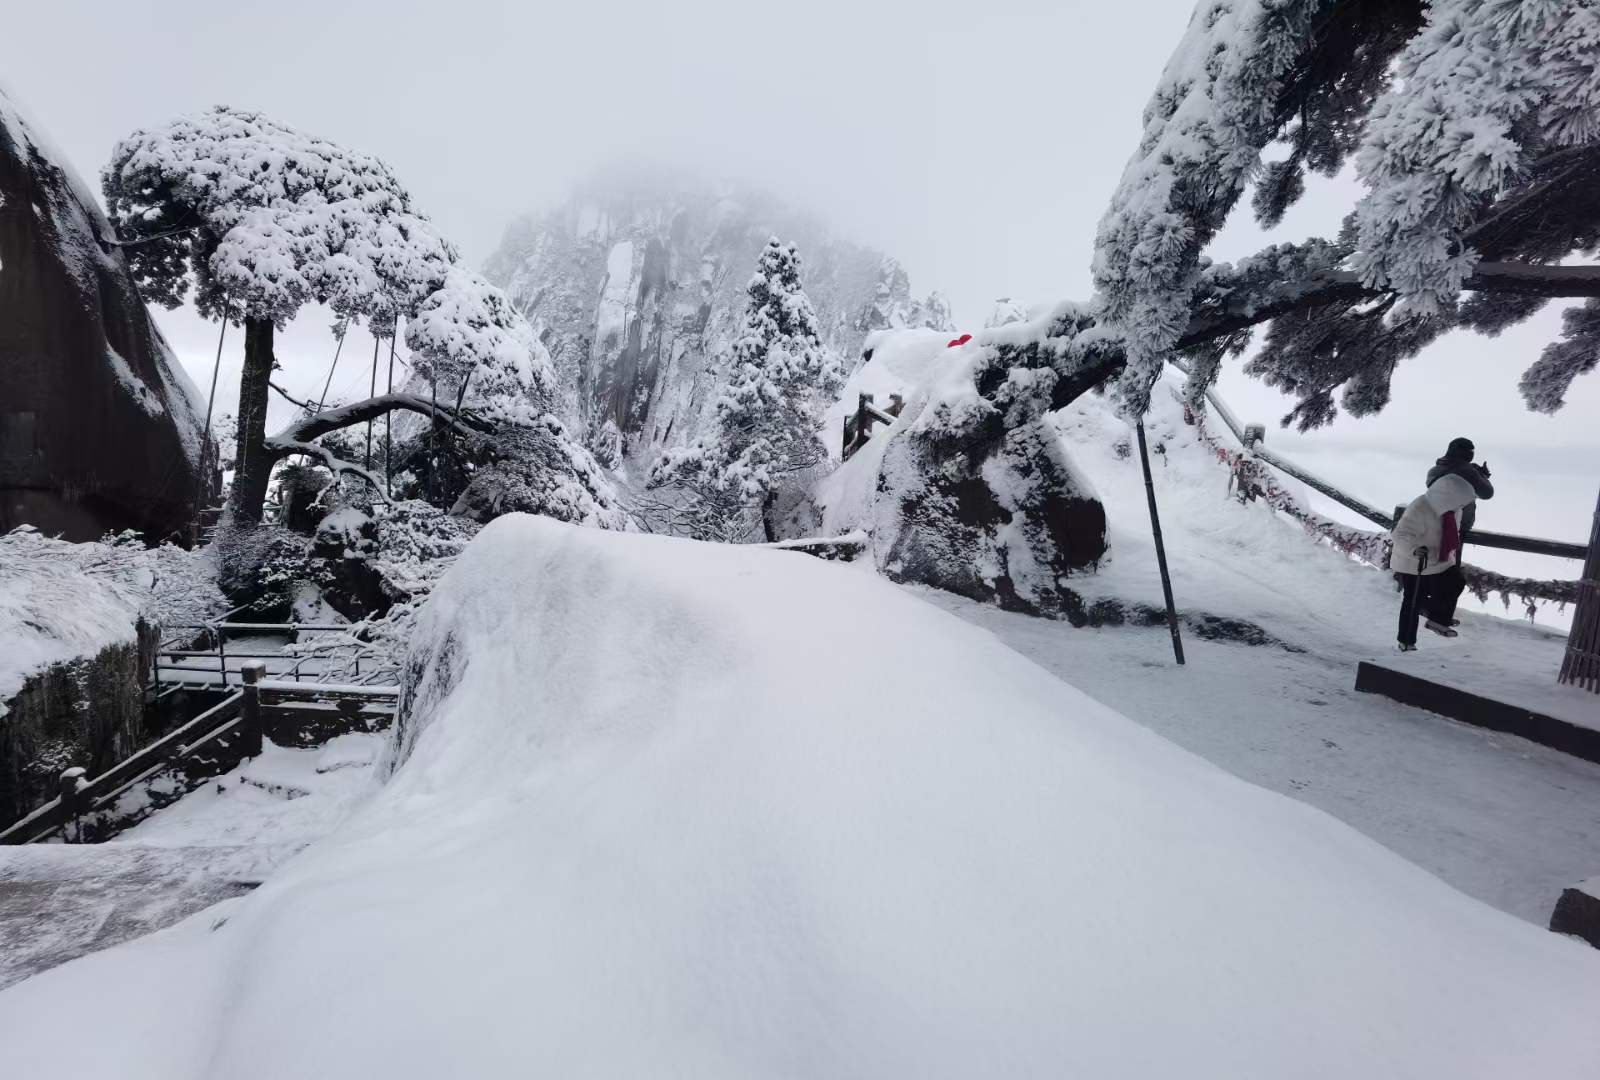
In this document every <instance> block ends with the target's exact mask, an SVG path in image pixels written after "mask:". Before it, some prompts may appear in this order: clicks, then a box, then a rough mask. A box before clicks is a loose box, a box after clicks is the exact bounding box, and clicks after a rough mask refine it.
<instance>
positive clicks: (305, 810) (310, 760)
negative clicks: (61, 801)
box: [0, 734, 384, 1078]
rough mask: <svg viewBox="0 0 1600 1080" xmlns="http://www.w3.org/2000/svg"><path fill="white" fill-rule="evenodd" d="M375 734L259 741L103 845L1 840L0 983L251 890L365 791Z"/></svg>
mask: <svg viewBox="0 0 1600 1080" xmlns="http://www.w3.org/2000/svg"><path fill="white" fill-rule="evenodd" d="M383 742H384V736H380V735H365V734H352V735H341V736H338V737H337V738H334V739H331V740H329V742H328V743H327V744H325V745H324V746H321V747H318V748H315V749H310V750H300V749H293V748H286V747H280V746H275V745H273V744H272V743H271V742H270V741H268V742H266V743H265V744H264V745H263V747H262V754H261V756H260V757H258V758H256V759H255V760H253V761H249V762H246V763H245V764H244V765H242V766H240V767H239V768H237V769H235V770H233V771H232V772H230V773H228V774H226V775H224V776H221V777H218V778H217V779H216V780H213V781H212V782H210V783H209V784H207V785H206V786H205V787H203V788H200V789H198V790H197V791H194V792H191V793H190V794H189V795H186V796H185V797H184V798H182V799H180V800H178V801H177V802H176V803H173V804H172V805H171V806H168V807H166V808H165V809H162V810H157V811H156V812H155V813H153V814H152V815H151V816H150V817H148V818H146V819H145V820H144V821H142V822H140V823H139V824H138V825H136V826H134V827H133V828H131V829H129V830H127V831H126V832H124V833H122V834H121V835H119V836H118V837H117V838H116V839H114V840H112V841H110V842H108V843H104V844H84V845H81V846H80V845H76V844H30V845H26V846H22V847H0V942H3V943H4V947H3V948H0V987H4V986H7V985H9V984H10V983H13V982H17V981H19V980H21V979H24V978H27V977H28V976H29V975H32V974H35V973H37V972H40V971H45V970H47V969H49V968H52V967H55V966H56V965H58V964H61V963H64V962H65V961H68V960H71V959H73V958H75V957H78V956H82V955H84V954H86V953H91V952H96V951H99V950H101V949H105V948H109V947H110V946H112V945H116V944H118V943H119V942H123V941H127V940H129V939H132V938H136V937H141V936H143V935H145V934H149V933H150V932H152V931H154V930H159V929H162V928H163V927H167V926H170V925H172V924H173V923H175V922H178V921H179V920H181V919H184V918H186V917H188V916H190V915H192V914H193V913H195V912H199V911H202V910H203V909H206V908H209V907H211V906H212V905H213V904H216V903H218V902H219V901H223V900H227V899H229V898H231V897H235V896H239V895H241V894H243V893H245V892H247V891H249V889H251V888H252V887H254V886H255V885H256V884H257V883H258V882H260V881H261V880H263V879H264V878H265V877H266V876H267V875H268V874H270V873H271V872H272V871H273V870H275V869H276V868H277V867H278V866H280V865H282V864H283V863H284V862H285V861H286V860H288V859H289V858H290V856H292V855H294V854H295V853H296V852H298V851H300V850H301V849H302V848H304V847H305V846H306V845H307V844H309V843H310V842H311V841H313V840H315V839H317V838H318V837H320V836H323V835H324V834H326V833H327V832H328V831H329V830H330V829H331V828H333V826H334V824H335V823H337V822H338V821H339V820H340V819H341V818H343V817H344V815H345V814H346V813H347V812H348V811H349V809H350V808H351V806H352V805H354V804H355V803H356V802H357V801H358V800H359V799H360V798H362V797H363V796H364V795H365V794H367V793H368V792H369V791H370V790H371V788H372V786H373V784H372V781H373V770H372V765H373V762H374V760H375V759H376V757H377V755H378V752H379V749H380V747H381V746H382V744H383ZM223 916H224V912H222V911H220V910H219V911H217V912H213V913H210V914H207V915H202V916H199V918H200V919H202V920H204V919H208V918H209V919H212V920H215V919H217V918H222V917H223ZM0 1071H3V1072H4V1074H5V1075H6V1076H7V1077H12V1076H15V1077H18V1078H22V1077H27V1076H29V1075H30V1074H29V1073H27V1072H25V1071H19V1072H12V1071H11V1070H10V1069H9V1068H7V1069H5V1070H0ZM108 1075H120V1070H118V1069H113V1070H112V1071H111V1072H110V1073H109V1074H108Z"/></svg>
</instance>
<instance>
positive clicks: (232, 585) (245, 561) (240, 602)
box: [214, 525, 327, 622]
mask: <svg viewBox="0 0 1600 1080" xmlns="http://www.w3.org/2000/svg"><path fill="white" fill-rule="evenodd" d="M214 546H215V548H216V555H217V561H218V566H219V568H220V574H219V577H218V584H219V586H220V587H221V589H222V591H223V593H224V594H225V595H226V596H227V597H228V600H229V602H230V604H231V605H233V606H235V607H242V608H243V609H244V610H245V611H246V612H248V613H249V615H250V616H251V618H253V619H256V620H258V621H262V622H272V621H276V620H280V619H287V618H288V617H289V613H290V611H291V610H293V608H294V605H295V603H296V602H297V601H299V600H300V599H301V598H302V596H304V595H305V594H306V593H308V592H309V591H312V590H320V589H321V588H322V587H323V586H324V585H325V584H327V575H326V572H325V570H324V567H323V565H322V563H321V561H320V560H319V559H318V558H317V557H316V553H315V550H314V549H313V546H312V542H311V539H310V538H309V537H306V536H303V535H301V534H300V533H297V532H294V531H292V530H290V529H287V528H284V527H283V526H281V525H256V526H252V527H249V528H243V527H227V528H223V529H221V530H219V531H218V533H217V538H216V541H215V542H214Z"/></svg>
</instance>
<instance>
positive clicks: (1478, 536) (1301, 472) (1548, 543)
mask: <svg viewBox="0 0 1600 1080" xmlns="http://www.w3.org/2000/svg"><path fill="white" fill-rule="evenodd" d="M1173 367H1176V368H1177V369H1178V370H1179V371H1181V372H1183V373H1184V374H1185V375H1187V374H1188V373H1189V369H1188V367H1187V366H1186V365H1184V364H1182V363H1180V362H1177V361H1174V362H1173ZM1206 404H1207V405H1209V406H1211V408H1212V410H1213V411H1214V412H1216V414H1217V416H1218V417H1219V418H1220V419H1221V420H1222V422H1223V424H1224V425H1226V427H1227V428H1228V430H1229V431H1231V432H1232V433H1233V437H1234V438H1235V439H1237V440H1239V445H1240V446H1242V447H1244V448H1245V449H1246V450H1249V451H1250V452H1251V453H1252V454H1253V455H1255V457H1256V458H1258V459H1260V460H1261V461H1264V462H1266V463H1267V464H1268V465H1271V466H1272V467H1273V468H1275V469H1277V470H1278V471H1279V472H1283V473H1287V474H1288V475H1289V476H1292V477H1294V478H1295V479H1296V480H1299V481H1300V482H1301V483H1303V484H1305V485H1307V486H1308V487H1311V488H1314V489H1315V490H1317V491H1319V492H1321V493H1322V494H1323V495H1326V496H1327V497H1328V498H1330V499H1332V500H1333V501H1334V502H1336V503H1338V504H1339V505H1341V506H1344V507H1346V508H1347V509H1349V510H1352V511H1354V512H1355V513H1357V514H1360V515H1361V516H1362V517H1364V518H1366V519H1367V520H1368V521H1370V522H1372V523H1373V524H1374V525H1381V526H1382V527H1383V528H1385V529H1392V528H1394V523H1395V519H1394V515H1393V514H1385V513H1384V512H1383V511H1382V510H1379V509H1377V508H1375V507H1373V506H1372V505H1371V504H1369V503H1366V502H1363V501H1362V500H1360V499H1358V498H1356V497H1355V496H1354V495H1351V494H1349V493H1348V492H1345V491H1343V490H1341V489H1340V488H1338V487H1337V486H1335V485H1334V484H1330V483H1329V482H1328V481H1326V480H1324V479H1322V478H1321V477H1319V476H1317V475H1316V474H1315V473H1312V472H1310V471H1308V470H1306V469H1304V468H1302V467H1300V466H1299V465H1296V464H1295V463H1294V462H1292V461H1289V460H1288V459H1287V458H1285V457H1283V455H1281V454H1278V453H1277V452H1275V451H1272V450H1269V449H1267V448H1266V447H1265V446H1263V445H1262V443H1261V439H1260V438H1259V437H1252V435H1251V427H1255V426H1256V425H1250V426H1245V425H1241V424H1240V423H1239V420H1238V418H1237V417H1236V416H1234V414H1233V410H1231V409H1229V408H1228V405H1227V403H1226V402H1224V401H1223V400H1222V398H1221V396H1220V395H1218V394H1217V392H1216V390H1215V389H1214V388H1212V387H1207V388H1206ZM1260 430H1265V428H1264V427H1262V428H1260ZM1467 542H1468V543H1472V544H1476V545H1478V546H1479V547H1487V548H1499V549H1502V550H1505V551H1521V552H1524V553H1526V554H1530V555H1550V556H1553V557H1555V558H1558V559H1582V558H1583V557H1584V556H1585V554H1586V553H1587V551H1588V547H1587V545H1585V544H1574V543H1570V542H1568V541H1565V540H1546V539H1544V538H1542V537H1536V536H1521V535H1519V534H1516V533H1502V532H1493V531H1491V530H1488V529H1477V528H1474V529H1473V530H1472V532H1471V533H1470V534H1468V537H1467Z"/></svg>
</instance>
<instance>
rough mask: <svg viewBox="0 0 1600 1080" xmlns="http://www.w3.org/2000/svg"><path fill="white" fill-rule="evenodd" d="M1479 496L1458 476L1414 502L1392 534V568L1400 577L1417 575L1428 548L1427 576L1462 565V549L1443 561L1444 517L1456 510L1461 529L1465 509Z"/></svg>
mask: <svg viewBox="0 0 1600 1080" xmlns="http://www.w3.org/2000/svg"><path fill="white" fill-rule="evenodd" d="M1476 496H1477V493H1476V492H1474V491H1473V490H1472V485H1471V484H1469V483H1467V482H1466V481H1465V480H1463V479H1462V478H1461V477H1460V476H1458V475H1456V474H1455V473H1448V474H1446V475H1444V476H1441V477H1439V479H1437V480H1435V481H1434V482H1433V483H1432V484H1430V485H1428V490H1427V491H1424V492H1423V493H1422V494H1421V495H1418V496H1417V497H1416V498H1415V499H1412V500H1411V505H1410V506H1408V507H1406V512H1405V513H1403V514H1401V515H1400V520H1399V521H1397V522H1395V526H1394V532H1393V533H1391V534H1390V538H1391V539H1392V540H1393V541H1394V547H1393V548H1392V549H1391V550H1390V552H1389V569H1390V570H1393V571H1394V572H1395V573H1397V574H1415V573H1416V572H1417V559H1418V556H1417V549H1418V548H1426V549H1427V552H1428V554H1427V559H1426V562H1425V563H1424V565H1423V567H1422V573H1423V574H1424V575H1426V574H1442V573H1444V572H1445V571H1446V570H1448V569H1449V568H1450V567H1452V566H1454V565H1455V564H1456V563H1457V562H1459V561H1460V560H1461V552H1460V550H1459V549H1457V550H1456V551H1455V552H1453V553H1452V554H1451V556H1450V559H1449V561H1447V562H1445V561H1441V560H1440V559H1439V549H1440V547H1441V546H1443V542H1444V540H1443V537H1444V525H1443V520H1442V517H1443V515H1444V514H1445V513H1447V512H1449V511H1451V510H1454V511H1455V514H1456V527H1457V528H1458V529H1459V528H1460V526H1461V509H1462V507H1464V506H1466V505H1467V504H1468V503H1469V502H1471V501H1472V500H1473V499H1474V498H1476Z"/></svg>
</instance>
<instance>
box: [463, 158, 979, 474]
mask: <svg viewBox="0 0 1600 1080" xmlns="http://www.w3.org/2000/svg"><path fill="white" fill-rule="evenodd" d="M774 235H776V236H777V237H779V238H780V239H781V240H783V241H784V242H785V243H793V244H795V245H796V246H797V247H798V249H799V252H800V257H801V259H802V260H803V262H804V268H805V269H804V273H803V275H802V279H801V284H802V285H803V286H804V287H805V291H806V294H807V295H808V296H809V297H810V299H811V301H812V304H813V305H814V306H815V308H816V313H817V321H818V329H819V331H820V333H821V336H822V340H823V343H824V344H825V345H827V346H828V347H829V348H831V349H833V350H835V351H836V352H838V353H840V354H841V355H843V356H845V357H847V358H854V357H856V356H857V355H859V353H860V346H861V342H862V339H863V338H864V337H865V335H866V334H867V333H869V332H870V331H872V330H876V329H882V328H887V327H900V326H924V325H929V326H939V327H941V328H945V327H948V325H949V318H950V316H949V309H948V306H947V305H946V304H945V302H944V301H943V300H942V299H941V298H940V297H938V295H937V294H935V295H933V296H930V297H929V298H928V299H927V300H925V301H919V300H916V299H914V298H913V297H912V296H911V293H910V284H909V281H908V280H907V277H906V274H905V271H904V270H903V269H902V268H901V267H900V266H899V264H898V263H896V262H895V261H894V260H893V259H890V258H887V257H885V256H884V255H882V254H880V253H878V252H875V251H871V250H869V249H867V248H864V247H860V246H858V245H856V244H852V243H849V242H846V241H844V240H842V239H840V238H838V237H836V236H834V235H833V234H831V233H830V232H829V231H828V230H827V229H826V228H824V227H823V226H822V225H821V224H820V223H818V222H817V221H816V220H814V219H812V218H810V217H807V216H805V215H803V214H800V213H797V212H795V211H794V210H792V209H790V208H787V207H785V206H783V205H781V204H780V203H778V202H777V201H775V200H774V199H772V198H771V197H769V196H767V195H764V194H761V193H759V192H751V191H743V190H737V189H733V188H730V187H726V186H715V185H709V184H705V183H702V182H698V181H693V180H687V179H684V178H681V177H680V178H663V177H661V176H658V175H649V174H640V173H633V174H628V175H624V174H622V173H611V174H607V175H602V176H600V177H597V178H596V179H594V180H592V181H591V182H589V183H588V184H586V185H584V186H582V187H581V188H580V189H579V190H578V191H577V193H576V194H575V195H574V196H573V197H572V199H571V200H570V201H569V202H567V203H566V204H565V205H563V206H560V207H558V208H557V209H555V210H553V211H551V212H549V213H547V214H546V215H544V216H543V217H541V218H538V219H536V220H535V219H527V220H523V221H519V222H517V223H516V224H514V225H512V226H511V227H510V228H509V229H508V230H507V231H506V234H505V237H504V239H503V240H502V241H501V244H500V248H499V250H498V251H497V252H495V254H494V255H493V256H492V257H491V258H490V260H489V262H488V265H487V268H486V273H487V276H488V277H489V279H490V280H491V281H493V282H494V283H495V284H497V285H499V286H501V287H502V288H503V289H505V291H506V293H507V294H508V295H509V296H510V297H511V299H512V301H513V302H514V303H515V304H516V305H517V306H518V307H519V308H520V309H521V310H522V311H523V313H524V314H526V315H527V316H528V318H529V320H530V321H531V322H532V323H533V324H534V327H535V329H536V330H537V331H538V333H539V335H540V338H541V340H542V341H544V343H545V344H546V345H547V346H548V347H549V349H550V353H551V356H552V357H553V359H554V361H555V365H556V371H557V377H558V380H559V383H560V386H561V393H562V401H563V415H562V418H563V419H564V420H566V422H567V424H568V425H569V426H570V427H571V428H572V429H573V431H574V432H575V433H579V434H581V435H582V437H583V438H584V440H585V441H586V443H587V445H588V446H589V447H590V449H592V450H594V451H595V452H596V454H597V455H599V456H600V457H601V459H602V460H607V461H609V460H611V459H612V457H613V454H614V452H615V451H617V450H618V448H619V444H620V450H621V454H622V457H623V458H625V459H627V460H632V461H636V462H639V463H641V464H643V465H645V466H648V465H649V463H650V461H651V460H653V459H654V457H655V456H656V454H657V453H658V452H659V451H660V450H662V449H664V448H667V447H672V446H683V445H687V444H689V443H691V442H693V441H694V440H695V439H696V438H699V437H701V436H703V435H707V434H709V430H710V428H711V427H712V426H714V422H715V416H714V410H713V408H712V403H713V402H714V401H715V400H716V399H717V397H718V395H719V393H720V392H721V390H722V388H723V385H724V384H725V381H726V377H727V370H726V365H725V364H723V363H721V360H722V359H723V358H724V357H725V355H726V353H727V352H728V350H729V348H730V347H731V345H732V343H733V341H734V339H735V338H736V337H737V336H738V333H739V328H740V324H741V322H742V320H743V318H744V314H745V306H746V303H747V296H746V293H745V288H746V286H747V285H748V283H749V281H750V275H751V274H752V273H753V272H754V270H755V268H756V263H757V261H758V259H759V257H760V255H761V251H762V249H763V247H764V246H765V245H766V242H767V240H768V238H769V237H771V236H774Z"/></svg>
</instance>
